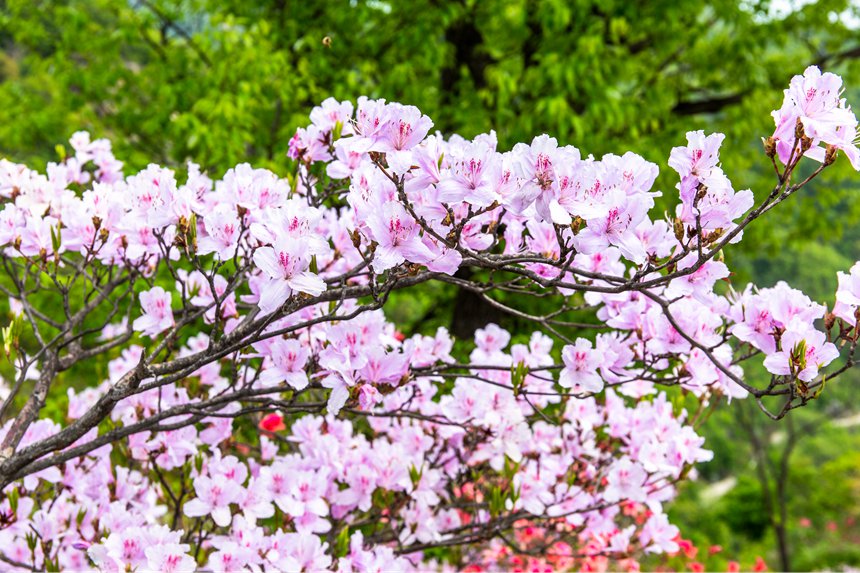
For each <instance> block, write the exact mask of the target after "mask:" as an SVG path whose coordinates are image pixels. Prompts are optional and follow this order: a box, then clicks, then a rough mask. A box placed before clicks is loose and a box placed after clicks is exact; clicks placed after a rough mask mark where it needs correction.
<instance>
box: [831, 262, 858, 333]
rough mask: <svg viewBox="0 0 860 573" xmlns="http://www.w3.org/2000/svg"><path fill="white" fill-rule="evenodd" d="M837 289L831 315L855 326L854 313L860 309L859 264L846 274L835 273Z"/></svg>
mask: <svg viewBox="0 0 860 573" xmlns="http://www.w3.org/2000/svg"><path fill="white" fill-rule="evenodd" d="M836 277H837V279H838V281H839V287H838V289H837V290H836V304H835V305H834V306H833V314H835V315H836V316H838V317H839V318H841V319H842V320H844V321H845V322H847V323H848V324H850V325H851V326H856V325H857V318H856V313H857V309H858V308H860V262H858V263H855V264H854V266H852V267H851V270H850V271H849V272H848V274H845V273H843V272H841V271H840V272H838V273H836Z"/></svg>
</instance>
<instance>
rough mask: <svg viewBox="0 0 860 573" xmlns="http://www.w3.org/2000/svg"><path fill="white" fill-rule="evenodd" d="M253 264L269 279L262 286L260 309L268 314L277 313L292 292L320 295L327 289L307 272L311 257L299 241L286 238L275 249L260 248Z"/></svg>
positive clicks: (279, 241) (318, 278)
mask: <svg viewBox="0 0 860 573" xmlns="http://www.w3.org/2000/svg"><path fill="white" fill-rule="evenodd" d="M254 264H256V265H257V267H258V268H259V269H260V270H261V271H263V274H264V276H265V277H266V278H267V279H268V280H267V282H266V283H265V284H263V285H262V286H261V287H260V302H259V306H260V310H261V311H263V313H265V314H268V313H270V312H273V311H275V310H277V309H278V308H279V307H280V306H281V305H282V304H283V303H284V301H286V300H287V299H288V298H289V297H290V295H291V294H292V293H293V292H303V293H307V294H309V295H312V296H318V295H319V294H321V293H322V292H323V291H324V290H325V289H326V284H325V282H324V281H323V280H322V279H321V278H320V277H319V276H317V275H315V274H314V273H312V272H310V271H309V270H308V267H309V264H310V263H309V257H308V256H307V251H306V246H305V244H304V242H302V241H300V240H296V239H292V238H283V239H279V240H278V241H277V242H276V243H275V246H274V248H273V247H260V248H259V249H257V250H256V251H254Z"/></svg>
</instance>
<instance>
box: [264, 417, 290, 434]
mask: <svg viewBox="0 0 860 573" xmlns="http://www.w3.org/2000/svg"><path fill="white" fill-rule="evenodd" d="M260 429H261V430H264V431H266V432H280V431H281V430H286V429H287V427H286V426H285V425H284V418H283V417H281V415H280V414H274V413H272V414H269V415H267V416H265V417H263V419H262V420H260Z"/></svg>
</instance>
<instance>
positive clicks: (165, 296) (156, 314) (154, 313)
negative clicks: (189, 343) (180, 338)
mask: <svg viewBox="0 0 860 573" xmlns="http://www.w3.org/2000/svg"><path fill="white" fill-rule="evenodd" d="M171 299H172V294H171V293H169V292H166V291H165V290H164V289H163V288H161V287H154V288H152V289H150V290H148V291H143V292H142V293H140V306H141V308H143V315H142V316H140V317H139V318H137V319H135V321H134V323H133V324H132V328H134V330H136V331H138V332H141V333H142V334H143V335H144V336H150V337H153V336H155V335H156V334H159V333H161V332H164V331H165V330H167V329H169V328H171V327H173V325H174V324H175V323H174V320H173V310H171V308H170V303H171Z"/></svg>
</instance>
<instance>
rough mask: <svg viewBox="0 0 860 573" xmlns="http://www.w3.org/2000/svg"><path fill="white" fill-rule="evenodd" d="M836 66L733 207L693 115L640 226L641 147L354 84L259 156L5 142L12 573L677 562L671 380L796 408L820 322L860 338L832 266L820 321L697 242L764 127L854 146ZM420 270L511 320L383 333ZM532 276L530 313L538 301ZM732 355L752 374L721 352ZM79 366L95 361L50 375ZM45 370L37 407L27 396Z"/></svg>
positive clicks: (676, 387) (713, 150)
mask: <svg viewBox="0 0 860 573" xmlns="http://www.w3.org/2000/svg"><path fill="white" fill-rule="evenodd" d="M833 78H835V76H832V77H831V75H830V74H824V75H821V74H820V73H818V72H817V71H816V70H815V69H813V68H810V70H807V73H806V75H805V76H804V77H802V78H800V77H799V78H795V79H794V80H793V81H792V88H791V89H790V90H789V92H787V96H786V97H787V99H786V105H784V106H783V109H782V110H781V111H780V112H778V114H777V116H776V118H777V123H778V129H777V134H776V135H775V136H774V139H773V142H772V144H773V146H774V149H773V150H774V153H779V155H780V158H781V159H782V160H783V161H784V162H785V168H784V170H783V171H782V172H781V173H780V181H779V185H778V186H777V187H776V189H775V190H774V192H773V193H771V194H770V195H769V196H768V197H767V198H766V199H765V200H764V202H763V203H760V204H759V205H758V206H754V198H753V195H752V193H751V192H750V191H748V190H747V191H738V192H735V191H734V189H733V186H732V184H731V182H730V181H729V179H728V178H727V176H726V175H725V173H724V172H723V171H722V169H721V167H720V164H719V148H720V146H721V145H722V143H723V136H722V135H720V134H712V135H705V134H704V133H703V132H691V133H689V134H687V141H688V145H687V146H685V147H676V148H675V149H673V150H672V152H671V155H670V157H669V165H670V166H671V167H672V168H673V169H674V170H675V171H677V173H678V174H679V176H680V183H679V184H678V189H679V198H680V203H679V204H678V206H677V210H676V211H675V217H673V218H666V219H660V218H657V219H652V218H651V210H652V209H651V208H652V207H653V206H654V199H655V197H657V196H658V195H659V192H658V191H655V190H653V185H654V181H655V179H656V177H657V173H658V166H657V165H655V164H653V163H650V162H647V161H645V160H644V159H642V158H641V157H639V156H638V155H635V154H633V153H626V154H624V155H620V156H619V155H606V156H604V157H602V158H599V159H598V158H594V157H591V156H584V155H583V154H582V153H581V152H580V151H579V150H577V149H575V148H573V147H570V146H564V145H559V143H558V142H557V141H556V140H555V139H553V138H551V137H549V136H546V135H543V136H539V137H536V138H535V139H534V140H532V141H531V142H530V143H519V144H517V145H515V146H514V147H513V148H512V149H511V150H508V151H501V150H499V149H498V142H497V139H496V136H495V134H494V133H492V132H491V133H488V134H483V135H479V136H477V137H475V138H474V139H472V140H466V139H463V138H461V137H458V136H451V137H449V138H447V139H446V138H444V137H443V136H442V135H441V134H431V133H430V130H431V129H432V127H433V123H432V121H431V120H430V119H429V118H428V117H427V116H425V115H423V114H422V113H421V112H420V111H419V110H418V109H417V108H415V107H412V106H406V105H401V104H398V103H390V102H386V101H384V100H370V99H367V98H361V99H360V100H359V101H358V102H357V105H353V104H352V103H351V102H338V101H335V100H333V99H329V100H326V101H325V102H323V104H322V105H321V106H319V107H317V108H314V110H313V111H312V112H311V116H310V118H311V124H310V125H309V126H307V127H306V128H302V129H300V130H298V132H297V133H296V135H295V137H294V138H293V139H292V140H291V142H290V147H289V154H288V155H289V157H291V158H292V159H293V160H294V161H293V167H294V169H293V170H292V171H291V172H290V173H289V174H288V176H286V177H281V176H278V175H276V174H275V173H273V172H271V171H268V170H264V169H255V168H252V167H251V166H249V165H246V164H243V165H238V166H236V167H235V168H233V169H231V170H229V171H228V172H227V173H226V174H224V176H223V177H221V178H220V179H218V180H213V179H211V178H210V177H209V176H207V175H206V174H204V173H202V172H201V171H200V169H199V167H197V166H196V165H194V164H189V165H188V166H187V169H186V170H185V171H186V175H185V176H178V175H177V173H176V172H175V171H174V170H171V169H168V168H164V167H159V166H157V165H150V166H149V167H147V168H146V169H144V170H143V171H141V172H139V173H137V174H134V175H129V176H124V175H123V174H122V164H121V163H120V162H118V161H117V160H116V159H114V158H113V155H112V154H111V151H110V145H109V144H108V143H107V142H106V141H104V140H95V141H91V140H90V138H89V136H87V135H86V134H82V133H78V134H76V135H75V136H74V138H73V140H72V147H73V149H74V150H75V154H74V156H71V157H65V158H64V160H63V161H62V162H61V163H58V164H50V165H49V166H48V169H47V172H46V174H41V173H39V172H37V171H34V170H31V169H29V168H27V167H25V166H21V165H16V164H13V163H10V162H7V161H2V162H0V198H2V210H0V247H2V249H3V256H4V263H5V265H6V266H5V268H6V270H7V272H8V274H9V275H10V276H11V279H12V280H10V281H9V285H11V286H9V287H8V288H7V287H4V293H6V294H7V295H8V301H9V302H8V304H9V309H10V314H11V315H12V322H11V324H10V325H9V326H8V327H6V328H5V329H4V344H5V350H6V353H7V355H8V356H9V357H10V358H11V359H12V360H13V361H14V363H15V367H16V379H15V380H14V381H12V382H11V383H10V384H9V387H8V388H3V390H4V394H6V395H7V396H8V398H7V399H6V400H5V401H4V403H3V404H2V406H0V419H3V420H4V423H3V425H2V428H0V452H2V455H0V485H2V490H3V496H2V499H0V542H2V543H3V545H4V547H6V548H8V551H6V552H5V556H6V557H7V558H8V560H7V563H8V564H10V565H11V566H14V567H18V568H22V569H28V568H29V569H32V568H36V569H42V568H44V569H49V568H51V569H56V568H60V569H83V568H86V567H88V566H89V564H93V565H95V566H97V567H98V568H100V569H102V570H106V571H127V570H135V569H139V570H142V569H153V570H164V571H185V570H193V569H195V568H196V567H206V568H207V569H211V570H213V571H236V570H241V569H250V570H254V571H260V570H279V571H284V570H287V571H293V570H295V571H299V570H306V571H310V570H320V569H326V568H336V569H337V570H338V571H366V570H401V569H408V568H413V567H414V568H426V567H428V566H438V567H440V568H442V567H447V566H456V567H465V566H467V565H471V566H472V567H487V568H491V566H490V565H488V564H487V563H488V561H489V562H495V563H496V564H497V565H498V564H508V565H512V566H513V565H515V563H514V561H512V559H513V558H517V559H519V558H520V556H519V554H520V552H517V551H512V552H507V553H506V550H505V549H504V547H508V546H509V544H510V543H517V544H519V547H522V548H523V551H525V549H526V548H528V547H529V546H531V545H532V544H534V543H538V542H540V543H545V544H546V545H547V546H548V547H551V548H552V549H553V551H552V552H551V553H548V554H547V555H548V556H550V555H551V556H552V558H551V559H550V558H549V557H547V561H546V562H545V563H542V564H540V565H541V566H552V567H558V568H571V567H584V568H593V567H603V566H605V565H606V561H605V560H606V559H608V558H610V557H607V556H611V559H613V560H614V561H617V562H620V563H621V562H623V563H624V564H625V565H624V566H625V567H627V566H629V567H631V568H634V567H635V565H636V559H637V556H639V555H641V554H643V553H659V552H670V553H672V552H677V551H679V542H678V540H679V532H678V530H677V528H676V527H675V526H674V525H672V524H671V523H670V521H669V519H668V517H667V514H666V512H665V507H664V506H665V504H666V503H667V502H669V501H670V500H671V499H672V498H673V497H674V495H675V485H676V483H677V482H678V481H680V480H682V479H684V478H686V477H688V476H690V475H694V474H695V470H694V466H695V465H696V464H698V463H700V462H705V461H707V460H708V459H710V456H711V454H710V452H708V451H707V450H706V449H704V447H703V441H702V439H701V437H699V436H698V435H697V433H696V431H695V430H694V428H693V424H692V421H691V420H690V419H689V416H688V415H687V412H686V411H685V410H684V409H683V408H682V407H680V406H673V401H672V400H671V399H670V397H671V395H672V393H676V392H682V393H684V394H686V395H688V396H692V398H691V400H698V401H699V402H700V404H702V406H703V407H704V406H705V405H706V404H711V403H714V402H716V400H711V398H713V397H727V398H729V399H732V398H743V397H745V396H747V395H748V394H752V395H754V396H755V397H756V398H762V397H764V396H786V397H787V400H786V401H785V402H784V405H783V406H782V407H781V408H782V409H781V410H779V411H777V412H776V413H775V414H772V413H771V415H773V416H774V417H781V416H783V415H785V414H786V413H787V412H788V411H789V410H790V409H791V408H793V407H797V406H799V405H803V404H805V403H806V402H807V401H808V400H810V399H813V398H815V397H817V395H818V389H819V388H821V387H822V381H821V379H820V373H819V371H820V369H822V368H824V367H826V366H827V365H828V364H830V363H831V362H833V361H834V360H835V359H836V358H837V357H838V352H837V349H836V345H835V344H834V343H833V339H834V337H836V338H842V339H846V340H847V339H849V338H850V337H853V339H855V340H856V331H855V328H856V316H857V310H858V308H860V288H855V286H854V283H858V284H860V282H858V280H857V279H858V276H860V267H858V266H855V267H854V268H852V269H851V274H850V275H844V274H840V276H839V290H838V292H837V305H836V307H835V308H834V309H833V312H832V313H826V312H825V308H824V307H823V306H821V305H818V304H816V303H814V302H812V301H811V300H810V299H809V298H807V297H806V296H805V295H803V294H802V293H800V292H799V291H796V290H793V289H791V288H790V287H788V286H787V285H785V284H783V283H780V284H777V285H776V286H774V287H772V288H761V289H757V288H755V287H748V288H746V289H745V290H743V291H742V292H740V293H738V292H736V291H735V290H734V289H733V288H732V287H731V285H730V284H729V285H727V284H725V283H727V282H728V281H729V279H730V271H729V268H728V267H727V265H726V264H725V262H724V260H723V258H722V257H721V256H720V253H721V251H722V249H723V248H724V247H726V246H727V245H728V244H730V243H732V242H736V241H738V240H740V239H741V238H742V233H743V230H744V228H745V227H746V226H747V225H749V224H750V223H752V222H753V221H754V220H755V219H756V218H757V217H758V216H759V215H761V214H762V213H764V212H766V211H767V210H769V209H770V208H772V207H774V206H775V205H777V204H778V203H780V202H782V201H784V200H786V199H787V198H788V197H789V195H790V194H791V193H794V192H795V191H797V189H798V188H799V187H800V185H795V186H791V187H785V185H786V184H787V182H788V180H789V179H790V178H791V175H792V170H793V169H794V166H796V165H797V163H798V161H800V159H801V158H802V157H803V153H794V147H792V146H794V145H799V146H800V148H801V150H802V151H803V152H804V153H806V154H807V155H812V156H813V157H816V155H818V154H819V152H818V151H817V150H823V152H824V153H825V156H823V159H824V163H823V164H822V169H823V168H824V167H826V166H827V165H829V163H830V162H832V160H833V159H834V156H833V154H834V151H833V150H834V149H842V150H843V151H844V152H845V153H846V154H847V155H848V156H849V159H852V157H853V156H852V153H854V152H855V151H856V149H855V148H853V144H851V145H849V144H845V141H848V140H847V139H845V138H846V137H848V136H847V135H846V133H848V132H847V131H846V130H853V129H854V127H855V126H856V120H855V119H854V116H853V114H852V113H851V112H850V110H849V109H848V108H847V107H846V106H845V104H844V102H842V101H840V100H838V97H837V96H838V94H836V91H838V87H839V84H838V82H837V81H836V80H834V79H833ZM800 88H803V90H804V91H803V92H800V91H798V90H800ZM834 90H836V91H834ZM834 94H835V95H834ZM834 98H835V99H834ZM788 124H791V125H792V127H791V129H792V131H791V133H790V134H789V133H788V132H785V133H783V132H784V131H785V129H787V128H784V126H785V125H788ZM798 126H799V127H798ZM851 137H852V138H853V131H851ZM839 138H842V139H839ZM840 142H842V143H840ZM849 143H850V142H849ZM786 144H787V145H788V148H787V151H786V148H785V145H786ZM822 144H823V145H826V146H827V147H825V148H820V149H819V146H820V145H822ZM852 161H854V159H852ZM855 163H856V162H855ZM777 171H779V168H777ZM816 173H817V172H816ZM809 179H811V177H810V178H808V179H807V181H808V180H809ZM183 180H184V182H181V181H183ZM461 270H462V271H464V272H460V271H461ZM430 281H437V282H441V283H447V284H450V285H454V286H456V287H459V288H463V289H466V290H469V291H471V292H472V293H473V294H475V296H478V297H481V298H482V299H483V300H485V301H486V302H487V303H488V304H491V305H493V306H494V307H495V308H497V309H499V310H500V311H502V312H504V313H507V314H509V315H513V316H514V317H516V318H517V319H519V320H522V321H526V322H528V323H532V324H534V325H535V326H536V327H537V328H538V329H539V330H538V331H536V332H534V333H529V334H528V335H526V334H524V333H521V332H516V333H512V332H509V331H507V330H505V329H504V328H502V327H501V326H499V325H497V324H489V325H486V326H485V327H483V328H480V329H478V330H477V332H476V333H475V336H474V344H472V342H471V341H468V342H467V343H466V344H462V343H458V342H457V341H455V340H454V339H453V337H452V336H451V335H450V334H449V332H448V331H447V330H446V329H445V328H439V329H438V330H436V331H435V332H434V333H432V334H430V333H423V334H422V333H418V334H412V335H410V336H406V335H404V334H403V333H401V332H399V331H398V330H397V327H396V326H395V325H394V324H392V323H391V322H389V321H388V319H387V318H386V316H385V314H384V313H383V310H382V307H384V306H385V305H386V302H387V301H388V300H389V299H390V297H391V296H392V293H394V292H395V291H397V290H400V289H407V288H413V287H417V286H418V285H420V284H422V283H428V282H430ZM499 293H501V295H500V296H496V295H498V294H499ZM529 296H535V297H540V298H541V299H542V300H545V301H549V304H552V305H555V307H556V309H555V310H552V311H550V312H548V313H547V314H542V315H536V314H532V313H531V312H530V311H528V310H525V309H524V308H522V307H521V306H520V305H519V304H518V302H517V301H518V300H520V299H523V298H526V297H529ZM545 306H546V304H543V305H535V307H536V308H537V307H545ZM585 314H587V315H588V317H587V319H586V320H585V321H584V322H583V320H582V317H583V315H585ZM529 330H531V329H529ZM24 331H26V332H25V333H24V335H23V336H22V332H24ZM855 346H856V345H851V347H850V348H851V352H852V353H853V348H854V347H855ZM759 355H762V356H761V358H763V363H764V366H765V367H766V369H767V370H768V371H769V372H770V373H771V375H772V376H771V379H770V382H769V384H768V385H767V387H766V388H764V389H762V388H760V387H758V386H757V385H756V384H754V383H753V381H752V380H750V379H748V378H747V377H745V375H744V370H743V362H744V360H748V359H751V358H754V357H756V356H759ZM99 357H101V358H104V359H105V360H106V362H107V368H106V372H102V373H101V376H102V378H101V380H100V381H99V382H98V383H91V382H90V380H89V379H87V380H86V381H81V380H78V379H77V377H76V376H75V373H76V372H77V370H76V365H79V364H80V363H82V362H84V361H86V360H93V359H97V358H99ZM87 372H92V369H90V370H87ZM25 382H27V384H28V386H27V387H28V388H29V384H30V383H32V387H33V391H32V392H31V393H30V395H29V396H28V397H25V396H23V395H19V396H18V398H19V399H21V398H24V406H23V407H21V408H20V410H19V411H18V412H16V413H15V414H14V415H11V416H9V415H8V414H12V412H11V411H10V408H11V406H10V404H13V403H15V398H16V395H18V394H19V392H20V390H21V388H22V387H24V383H25ZM58 391H60V392H61V393H62V395H64V396H65V397H66V398H67V400H68V409H67V411H66V412H65V414H58V413H56V411H54V412H53V413H52V414H51V415H49V414H48V413H47V410H45V411H44V412H43V409H44V404H45V402H46V400H48V399H53V398H54V396H55V394H56V393H57V392H58ZM768 413H770V412H769V411H768ZM48 498H50V499H51V502H50V503H46V501H45V500H47V499H48ZM529 532H531V533H529ZM508 535H510V537H508ZM512 540H513V541H512ZM500 541H501V542H504V545H502V544H500ZM451 546H462V547H463V550H462V551H457V552H450V553H445V552H444V551H441V552H440V549H442V548H445V547H451ZM433 560H438V561H436V562H433ZM517 566H518V565H517Z"/></svg>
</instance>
